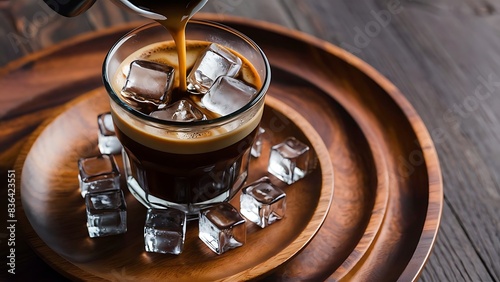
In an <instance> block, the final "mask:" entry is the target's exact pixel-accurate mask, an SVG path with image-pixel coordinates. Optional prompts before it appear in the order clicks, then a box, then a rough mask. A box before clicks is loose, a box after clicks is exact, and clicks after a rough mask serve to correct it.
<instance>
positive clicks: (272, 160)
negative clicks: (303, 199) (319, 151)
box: [268, 137, 316, 184]
mask: <svg viewBox="0 0 500 282" xmlns="http://www.w3.org/2000/svg"><path fill="white" fill-rule="evenodd" d="M315 160H316V158H315V156H314V154H313V153H312V152H311V150H310V148H309V146H307V145H306V144H304V143H302V142H300V141H299V140H297V139H296V138H295V137H288V138H287V139H286V140H285V141H283V142H282V143H280V144H277V145H274V146H273V147H272V148H271V155H270V156H269V164H268V171H269V172H270V173H271V174H273V175H274V176H276V177H277V178H279V179H280V180H281V181H283V182H285V183H287V184H292V183H294V182H296V181H298V180H299V179H302V178H303V177H304V176H306V175H307V174H308V173H309V172H310V171H311V170H313V169H314V166H315V164H316V161H315Z"/></svg>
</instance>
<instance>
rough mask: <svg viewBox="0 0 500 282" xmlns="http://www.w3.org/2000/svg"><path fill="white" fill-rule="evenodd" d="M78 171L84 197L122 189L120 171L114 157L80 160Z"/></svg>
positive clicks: (101, 156) (105, 156) (107, 155)
mask: <svg viewBox="0 0 500 282" xmlns="http://www.w3.org/2000/svg"><path fill="white" fill-rule="evenodd" d="M78 170H79V174H78V181H79V184H80V193H81V194H82V197H85V194H87V193H88V192H97V191H108V190H117V189H120V171H119V170H118V166H117V164H116V161H115V158H114V157H113V155H109V154H103V155H99V156H95V157H89V158H80V159H79V160H78Z"/></svg>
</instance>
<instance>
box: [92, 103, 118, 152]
mask: <svg viewBox="0 0 500 282" xmlns="http://www.w3.org/2000/svg"><path fill="white" fill-rule="evenodd" d="M97 124H98V127H99V132H98V135H97V137H98V138H97V140H98V147H99V151H100V152H101V154H118V153H120V152H121V150H122V144H121V143H120V141H119V140H118V138H117V137H116V133H115V126H114V124H113V118H112V117H111V113H109V112H108V113H103V114H100V115H98V116H97Z"/></svg>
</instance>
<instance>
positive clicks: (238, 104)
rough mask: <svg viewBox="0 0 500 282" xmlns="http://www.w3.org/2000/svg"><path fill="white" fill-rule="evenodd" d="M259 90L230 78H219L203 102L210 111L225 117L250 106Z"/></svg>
mask: <svg viewBox="0 0 500 282" xmlns="http://www.w3.org/2000/svg"><path fill="white" fill-rule="evenodd" d="M256 93H257V90H256V89H255V88H253V87H251V86H248V85H247V84H245V83H244V82H242V81H240V80H238V79H235V78H232V77H228V76H221V77H219V78H218V79H217V80H216V81H215V83H214V85H213V86H212V88H210V90H209V91H208V92H207V94H205V96H203V98H202V99H201V102H202V103H203V105H204V106H205V107H206V108H207V109H208V110H210V111H212V112H214V113H217V114H219V115H221V116H225V115H227V114H230V113H232V112H235V111H237V110H239V109H241V108H242V107H243V106H245V105H246V104H248V103H249V102H250V101H251V100H252V99H253V98H254V96H255V94H256Z"/></svg>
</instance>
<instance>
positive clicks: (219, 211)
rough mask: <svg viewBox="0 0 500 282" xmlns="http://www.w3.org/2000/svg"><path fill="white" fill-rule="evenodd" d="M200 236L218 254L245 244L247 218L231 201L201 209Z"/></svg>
mask: <svg viewBox="0 0 500 282" xmlns="http://www.w3.org/2000/svg"><path fill="white" fill-rule="evenodd" d="M198 222H199V235H198V236H199V238H200V239H201V240H202V241H203V242H204V243H205V244H206V245H207V246H208V247H209V248H210V249H211V250H212V251H214V252H215V253H217V254H218V255H220V254H222V253H224V252H226V251H228V250H230V249H234V248H237V247H240V246H242V245H244V244H245V241H246V225H245V219H244V218H243V217H242V216H241V214H240V213H239V212H238V210H236V208H235V207H233V206H232V205H231V204H229V203H226V202H224V203H220V204H217V205H215V206H211V207H209V208H206V209H203V210H201V211H200V218H199V221H198Z"/></svg>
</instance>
